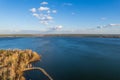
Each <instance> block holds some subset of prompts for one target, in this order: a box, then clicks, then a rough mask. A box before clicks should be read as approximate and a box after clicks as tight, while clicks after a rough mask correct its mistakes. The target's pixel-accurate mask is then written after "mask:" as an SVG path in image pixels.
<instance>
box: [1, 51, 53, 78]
mask: <svg viewBox="0 0 120 80" xmlns="http://www.w3.org/2000/svg"><path fill="white" fill-rule="evenodd" d="M40 59H41V56H40V55H38V54H37V53H36V52H33V51H32V50H0V80H25V77H24V76H23V73H24V72H25V71H28V70H34V69H38V70H40V71H42V72H43V73H44V74H45V75H46V76H48V78H49V79H50V80H52V78H51V77H50V76H49V75H48V74H47V73H46V72H45V70H44V69H42V68H36V67H32V63H33V62H35V61H39V60H40Z"/></svg>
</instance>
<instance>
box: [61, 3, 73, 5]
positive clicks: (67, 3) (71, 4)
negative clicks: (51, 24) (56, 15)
mask: <svg viewBox="0 0 120 80" xmlns="http://www.w3.org/2000/svg"><path fill="white" fill-rule="evenodd" d="M72 5H73V4H72V3H63V6H72Z"/></svg>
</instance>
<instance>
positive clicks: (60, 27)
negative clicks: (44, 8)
mask: <svg viewBox="0 0 120 80" xmlns="http://www.w3.org/2000/svg"><path fill="white" fill-rule="evenodd" d="M62 28H63V26H62V25H58V26H55V27H51V28H50V30H61V29H62Z"/></svg>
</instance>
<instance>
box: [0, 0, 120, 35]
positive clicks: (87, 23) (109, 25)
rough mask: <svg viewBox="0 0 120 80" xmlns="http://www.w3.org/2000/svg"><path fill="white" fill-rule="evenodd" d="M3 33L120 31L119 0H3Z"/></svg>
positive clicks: (0, 9) (0, 29)
mask: <svg viewBox="0 0 120 80" xmlns="http://www.w3.org/2000/svg"><path fill="white" fill-rule="evenodd" d="M2 33H77V34H78V33H80V34H120V0H0V34H2Z"/></svg>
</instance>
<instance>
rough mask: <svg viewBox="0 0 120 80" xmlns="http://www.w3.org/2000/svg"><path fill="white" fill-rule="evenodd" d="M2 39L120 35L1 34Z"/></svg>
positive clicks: (118, 35)
mask: <svg viewBox="0 0 120 80" xmlns="http://www.w3.org/2000/svg"><path fill="white" fill-rule="evenodd" d="M0 37H93V38H95V37H96V38H120V34H0Z"/></svg>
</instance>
